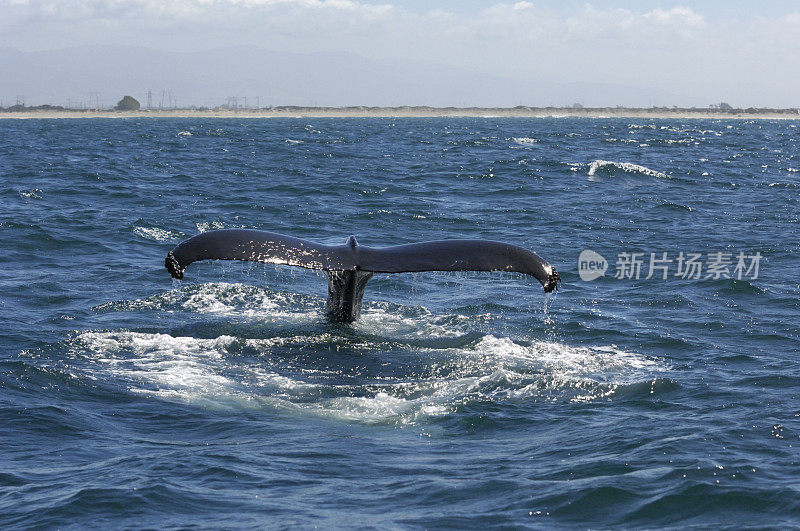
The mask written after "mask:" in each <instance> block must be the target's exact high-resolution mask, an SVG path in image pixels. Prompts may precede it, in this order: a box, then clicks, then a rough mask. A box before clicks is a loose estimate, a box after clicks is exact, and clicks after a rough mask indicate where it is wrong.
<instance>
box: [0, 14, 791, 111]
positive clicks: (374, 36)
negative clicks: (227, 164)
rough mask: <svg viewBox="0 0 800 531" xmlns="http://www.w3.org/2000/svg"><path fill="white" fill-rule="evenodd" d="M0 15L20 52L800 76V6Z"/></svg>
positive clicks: (577, 72) (576, 77)
mask: <svg viewBox="0 0 800 531" xmlns="http://www.w3.org/2000/svg"><path fill="white" fill-rule="evenodd" d="M0 13H2V14H3V15H2V17H1V18H0V46H10V47H18V48H21V49H42V48H60V47H66V46H71V45H82V44H105V43H108V44H134V45H144V46H149V47H152V48H165V49H173V50H190V49H198V48H200V49H203V48H213V47H222V46H230V45H257V46H260V47H263V48H268V49H275V50H294V51H306V52H311V51H351V52H355V53H359V54H361V55H366V56H370V57H373V58H382V57H394V58H407V59H410V60H426V61H431V62H438V63H445V64H454V65H459V66H462V67H466V68H470V69H476V70H482V71H485V72H495V73H504V74H506V75H515V76H523V77H524V76H528V77H534V76H535V77H536V78H545V79H551V80H558V81H582V80H583V81H585V80H592V81H601V82H608V83H614V82H617V81H619V80H620V79H628V78H635V79H636V80H638V81H639V82H641V83H643V84H651V85H657V86H663V87H665V88H670V89H671V90H676V91H684V92H688V93H693V92H695V91H698V90H701V89H702V90H715V91H717V93H720V92H724V91H725V90H728V87H730V86H732V85H735V84H736V83H737V82H739V83H741V82H743V81H747V78H748V77H752V78H753V82H757V83H769V82H773V83H777V82H782V83H787V82H789V81H794V82H795V84H796V83H797V82H800V79H797V78H798V77H800V74H796V73H794V70H793V69H790V68H786V66H785V65H787V64H791V63H793V62H794V59H793V58H792V54H793V53H794V52H793V50H796V49H798V48H800V31H798V28H800V14H799V13H793V14H790V15H787V16H783V17H776V18H760V19H753V20H747V21H739V22H738V23H737V24H736V25H731V24H728V23H726V22H724V21H719V20H707V19H706V18H705V17H703V16H702V15H701V14H700V13H698V12H696V11H695V10H693V9H692V8H690V7H683V6H676V7H672V6H668V7H660V8H656V9H652V10H649V11H643V10H641V11H636V10H631V9H621V8H613V7H611V8H599V7H596V6H593V5H592V4H591V3H590V4H586V5H585V6H583V7H581V8H578V9H574V10H571V11H568V12H567V11H554V10H551V9H547V8H546V7H540V4H539V3H534V2H527V1H519V2H506V3H497V4H495V5H492V6H490V7H488V8H486V9H484V10H481V11H479V12H470V13H456V12H452V11H447V10H443V9H432V10H430V11H428V12H425V13H415V12H411V11H409V10H406V9H403V8H401V7H398V6H396V5H394V4H392V3H391V1H386V2H383V3H380V4H368V3H363V2H359V1H356V0H174V1H163V0H108V1H103V0H0ZM777 71H781V72H779V73H776V72H777ZM743 78H744V79H743ZM721 97H722V96H720V98H721Z"/></svg>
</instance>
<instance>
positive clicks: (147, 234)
mask: <svg viewBox="0 0 800 531" xmlns="http://www.w3.org/2000/svg"><path fill="white" fill-rule="evenodd" d="M133 233H134V234H135V235H137V236H139V237H140V238H144V239H145V240H153V241H156V242H178V241H180V240H181V238H183V236H184V235H183V233H180V232H175V231H171V230H167V229H162V228H160V227H143V226H140V225H136V226H135V227H133Z"/></svg>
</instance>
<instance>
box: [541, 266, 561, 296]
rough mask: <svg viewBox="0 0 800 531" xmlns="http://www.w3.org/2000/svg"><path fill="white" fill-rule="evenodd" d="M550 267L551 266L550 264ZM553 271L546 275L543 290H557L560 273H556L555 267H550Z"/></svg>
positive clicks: (547, 291) (546, 291)
mask: <svg viewBox="0 0 800 531" xmlns="http://www.w3.org/2000/svg"><path fill="white" fill-rule="evenodd" d="M550 267H552V266H550ZM552 269H553V271H552V273H550V274H549V275H547V282H545V283H544V286H542V287H543V288H544V292H545V293H550V292H551V291H554V290H558V285H559V284H560V283H561V275H559V274H558V271H556V268H555V267H552Z"/></svg>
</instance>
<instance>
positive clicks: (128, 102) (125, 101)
mask: <svg viewBox="0 0 800 531" xmlns="http://www.w3.org/2000/svg"><path fill="white" fill-rule="evenodd" d="M139 107H140V105H139V102H138V101H136V98H134V97H133V96H125V97H124V98H122V99H121V100H119V102H118V103H117V106H116V107H115V108H116V109H117V110H118V111H138V110H139Z"/></svg>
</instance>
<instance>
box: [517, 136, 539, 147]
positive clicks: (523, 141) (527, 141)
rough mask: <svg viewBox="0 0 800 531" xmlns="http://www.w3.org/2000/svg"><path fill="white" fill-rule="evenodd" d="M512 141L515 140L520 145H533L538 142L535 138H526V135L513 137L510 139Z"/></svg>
mask: <svg viewBox="0 0 800 531" xmlns="http://www.w3.org/2000/svg"><path fill="white" fill-rule="evenodd" d="M511 140H512V141H514V142H516V143H517V144H519V145H521V146H533V145H534V144H538V143H539V141H538V140H536V139H535V138H528V137H524V136H522V137H514V138H512V139H511Z"/></svg>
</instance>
